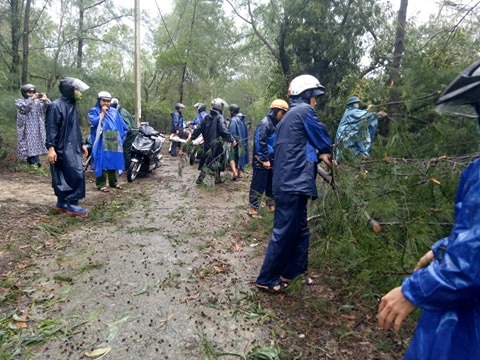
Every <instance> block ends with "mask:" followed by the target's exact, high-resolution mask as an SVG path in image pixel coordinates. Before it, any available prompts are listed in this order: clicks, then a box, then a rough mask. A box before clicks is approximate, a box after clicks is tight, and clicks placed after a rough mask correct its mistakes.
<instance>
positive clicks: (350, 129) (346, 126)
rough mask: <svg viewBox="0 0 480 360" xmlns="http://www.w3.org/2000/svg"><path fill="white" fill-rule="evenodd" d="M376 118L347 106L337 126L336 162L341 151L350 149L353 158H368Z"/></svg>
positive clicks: (367, 112)
mask: <svg viewBox="0 0 480 360" xmlns="http://www.w3.org/2000/svg"><path fill="white" fill-rule="evenodd" d="M377 127H378V118H377V114H376V113H374V112H369V111H367V110H362V109H359V108H356V107H354V106H353V104H351V105H348V107H347V109H346V110H345V112H344V114H343V116H342V119H341V120H340V124H339V125H338V129H337V135H336V137H335V144H337V146H338V148H337V154H336V160H337V161H338V162H340V159H341V153H342V150H343V149H345V148H348V149H350V150H351V151H352V152H353V154H354V155H355V156H365V157H369V156H370V151H371V149H372V142H373V139H374V138H375V135H376V133H377Z"/></svg>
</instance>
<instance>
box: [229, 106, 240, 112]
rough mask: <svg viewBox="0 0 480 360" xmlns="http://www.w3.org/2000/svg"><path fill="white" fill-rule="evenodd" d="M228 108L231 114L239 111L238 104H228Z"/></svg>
mask: <svg viewBox="0 0 480 360" xmlns="http://www.w3.org/2000/svg"><path fill="white" fill-rule="evenodd" d="M228 110H230V112H231V113H232V114H238V113H239V112H240V106H238V105H237V104H230V106H229V107H228Z"/></svg>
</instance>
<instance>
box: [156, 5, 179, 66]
mask: <svg viewBox="0 0 480 360" xmlns="http://www.w3.org/2000/svg"><path fill="white" fill-rule="evenodd" d="M155 6H156V7H157V10H158V14H159V15H160V19H162V23H163V27H164V28H165V31H166V32H167V35H168V38H169V39H170V44H172V46H173V50H174V51H175V54H176V55H177V57H178V58H179V59H180V56H179V54H178V51H177V48H176V47H175V44H174V42H173V38H172V35H171V34H170V31H168V27H167V23H166V22H165V19H164V18H163V15H162V12H161V10H160V6H158V2H157V0H155Z"/></svg>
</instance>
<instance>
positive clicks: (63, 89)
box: [58, 77, 90, 99]
mask: <svg viewBox="0 0 480 360" xmlns="http://www.w3.org/2000/svg"><path fill="white" fill-rule="evenodd" d="M89 88H90V87H89V86H88V85H87V84H85V83H84V82H83V81H82V80H80V79H77V78H72V77H64V78H62V79H60V83H59V84H58V90H59V91H60V94H62V95H63V96H65V97H66V98H69V99H74V98H75V89H77V90H79V91H85V90H88V89H89Z"/></svg>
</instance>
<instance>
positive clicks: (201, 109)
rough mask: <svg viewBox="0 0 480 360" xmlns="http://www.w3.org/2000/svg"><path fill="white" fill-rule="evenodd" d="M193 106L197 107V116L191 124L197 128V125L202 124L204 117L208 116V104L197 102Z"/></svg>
mask: <svg viewBox="0 0 480 360" xmlns="http://www.w3.org/2000/svg"><path fill="white" fill-rule="evenodd" d="M193 107H194V108H195V109H197V115H196V116H195V118H194V119H193V121H192V122H191V123H190V125H191V126H193V127H194V128H196V127H197V126H199V125H200V123H201V122H202V120H203V118H204V117H205V116H207V111H206V110H207V105H205V104H204V103H196V104H195V105H193Z"/></svg>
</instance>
